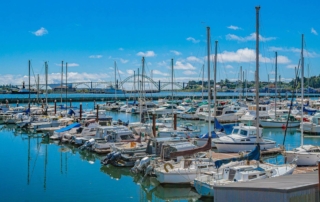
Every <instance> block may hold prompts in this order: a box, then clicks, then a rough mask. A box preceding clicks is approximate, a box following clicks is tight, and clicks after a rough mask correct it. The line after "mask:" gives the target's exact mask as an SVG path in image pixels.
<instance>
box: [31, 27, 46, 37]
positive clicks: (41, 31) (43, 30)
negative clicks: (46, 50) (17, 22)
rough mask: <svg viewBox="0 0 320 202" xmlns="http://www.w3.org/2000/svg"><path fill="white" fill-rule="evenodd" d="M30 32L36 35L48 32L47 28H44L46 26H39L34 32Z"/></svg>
mask: <svg viewBox="0 0 320 202" xmlns="http://www.w3.org/2000/svg"><path fill="white" fill-rule="evenodd" d="M32 34H34V35H36V36H43V35H45V34H48V30H46V28H44V27H41V28H40V29H38V30H37V31H35V32H32Z"/></svg>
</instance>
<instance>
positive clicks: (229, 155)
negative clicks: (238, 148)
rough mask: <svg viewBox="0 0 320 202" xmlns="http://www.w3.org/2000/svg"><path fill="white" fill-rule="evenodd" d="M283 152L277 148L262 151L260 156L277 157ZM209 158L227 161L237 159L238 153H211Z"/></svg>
mask: <svg viewBox="0 0 320 202" xmlns="http://www.w3.org/2000/svg"><path fill="white" fill-rule="evenodd" d="M282 151H283V150H282V149H281V148H279V147H276V148H272V149H268V150H262V151H261V156H262V157H266V156H270V155H277V154H281V152H282ZM211 157H212V158H213V159H219V160H222V159H228V158H238V157H240V154H239V153H218V152H212V154H211Z"/></svg>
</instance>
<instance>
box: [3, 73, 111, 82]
mask: <svg viewBox="0 0 320 202" xmlns="http://www.w3.org/2000/svg"><path fill="white" fill-rule="evenodd" d="M39 76H40V84H43V83H44V82H45V81H44V78H45V76H44V75H39ZM64 76H65V75H64ZM27 79H28V77H26V76H24V75H19V74H17V75H11V74H6V75H3V74H2V75H0V81H5V83H4V82H1V84H14V85H21V84H22V81H25V82H27ZM106 80H110V76H109V75H108V74H105V73H86V72H82V73H80V72H68V82H70V83H72V82H82V81H84V82H90V81H106ZM34 81H35V80H34V79H31V84H34ZM60 82H61V73H60V72H59V73H50V74H49V75H48V83H50V84H53V83H54V84H59V83H60Z"/></svg>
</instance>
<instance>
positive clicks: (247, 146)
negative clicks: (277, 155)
mask: <svg viewBox="0 0 320 202" xmlns="http://www.w3.org/2000/svg"><path fill="white" fill-rule="evenodd" d="M215 146H216V147H217V149H218V151H219V152H223V153H228V152H230V153H237V152H240V151H252V150H253V149H254V148H255V147H256V143H217V142H215ZM275 146H276V143H275V142H270V143H260V148H261V150H268V149H272V148H275Z"/></svg>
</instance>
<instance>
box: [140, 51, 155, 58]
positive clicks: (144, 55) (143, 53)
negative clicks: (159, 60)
mask: <svg viewBox="0 0 320 202" xmlns="http://www.w3.org/2000/svg"><path fill="white" fill-rule="evenodd" d="M137 56H141V57H154V56H156V54H155V53H154V52H153V51H146V52H139V53H137Z"/></svg>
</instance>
